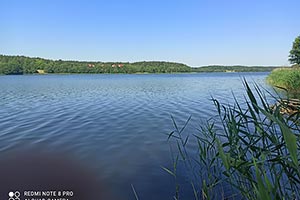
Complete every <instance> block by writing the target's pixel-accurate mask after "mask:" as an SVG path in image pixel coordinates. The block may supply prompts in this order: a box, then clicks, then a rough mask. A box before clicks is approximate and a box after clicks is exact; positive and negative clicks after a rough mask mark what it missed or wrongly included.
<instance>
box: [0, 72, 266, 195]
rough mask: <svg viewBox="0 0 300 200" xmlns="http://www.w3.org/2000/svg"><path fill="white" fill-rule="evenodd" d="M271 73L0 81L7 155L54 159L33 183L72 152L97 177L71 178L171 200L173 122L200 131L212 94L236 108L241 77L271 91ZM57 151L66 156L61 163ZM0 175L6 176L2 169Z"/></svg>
mask: <svg viewBox="0 0 300 200" xmlns="http://www.w3.org/2000/svg"><path fill="white" fill-rule="evenodd" d="M266 75H267V73H213V74H176V75H170V74H159V75H45V76H0V93H1V96H0V104H1V113H0V130H1V132H0V151H1V152H2V153H1V154H2V155H4V154H5V155H6V154H7V155H9V154H10V153H11V152H14V151H15V150H18V151H24V152H41V153H43V154H45V156H43V157H47V158H48V157H49V160H48V161H49V163H48V164H47V163H44V164H43V163H41V164H40V165H38V163H37V165H36V168H33V171H36V172H37V173H33V174H32V180H38V177H43V174H44V173H46V172H47V171H48V170H50V171H51V170H52V169H55V163H56V161H57V162H58V163H60V161H62V160H63V157H65V156H64V155H65V154H66V155H68V156H70V157H72V158H76V163H77V164H79V163H80V164H84V165H83V166H87V167H88V168H89V170H87V171H88V172H91V171H92V173H91V174H93V175H91V174H86V173H87V172H86V171H85V170H83V172H81V168H80V167H82V166H81V165H80V167H79V168H77V167H76V165H77V164H75V165H74V167H75V168H74V170H73V171H72V170H71V172H74V174H78V176H77V178H78V180H80V177H81V176H80V174H82V177H95V181H100V183H101V184H100V185H103V183H104V185H105V188H109V190H108V189H105V191H109V194H110V195H112V196H114V197H116V198H117V199H133V198H134V196H133V193H132V189H131V184H133V185H134V187H135V189H136V191H137V193H138V194H139V197H140V199H171V198H172V196H173V194H174V185H175V183H174V180H173V178H172V177H171V176H170V175H169V174H167V173H166V172H164V171H163V170H162V169H161V167H160V166H170V165H171V162H172V159H171V155H170V149H169V148H170V145H169V143H168V142H167V136H166V135H165V134H168V133H169V132H170V131H171V130H173V126H172V121H171V118H170V116H171V115H172V116H174V117H175V118H176V120H177V121H178V123H179V125H180V124H183V123H184V121H185V120H186V119H187V118H188V117H189V116H190V115H192V120H191V122H190V126H189V127H188V128H187V131H188V132H191V133H193V132H195V127H197V126H198V123H199V121H200V120H203V119H207V118H208V117H212V116H214V115H215V108H214V105H213V103H212V102H211V100H210V99H211V96H214V97H215V98H218V99H220V100H221V101H222V102H228V103H230V102H232V99H233V98H232V95H231V93H232V92H233V93H234V94H235V96H236V98H238V99H242V98H243V95H244V90H243V85H242V77H243V76H244V77H246V78H247V80H249V81H250V82H252V81H255V82H257V83H259V84H262V85H264V86H266V85H265V83H264V79H265V77H266ZM266 87H267V86H266ZM37 148H38V151H36V149H37ZM33 149H35V150H34V151H33ZM55 152H61V153H60V154H61V156H60V157H58V158H56V155H57V153H55ZM50 154H51V155H50ZM46 155H47V156H46ZM35 156H41V155H40V154H38V155H34V153H27V154H26V158H27V159H29V161H30V160H31V161H33V160H35V159H39V158H37V157H35ZM10 157H11V156H10ZM18 157H19V158H20V159H21V156H18ZM24 157H25V156H24ZM27 159H25V158H24V159H23V160H22V162H21V163H25V164H26V165H25V164H23V165H16V168H14V170H15V171H18V170H20V172H22V170H23V168H24V172H26V170H27V169H30V168H26V167H25V166H27V164H29V163H30V162H29V161H28V160H27ZM17 160H18V159H15V160H12V161H10V162H12V163H14V162H17ZM42 160H43V159H42ZM48 161H47V162H48ZM33 162H34V161H33ZM18 163H20V162H18ZM34 163H35V162H34ZM65 164H66V165H64V163H63V162H62V166H63V167H62V168H61V169H59V170H58V171H54V172H55V173H58V175H53V177H55V176H60V175H61V176H64V172H68V171H69V170H65V169H69V167H70V166H69V162H68V163H65ZM45 165H47V167H45ZM48 165H49V166H48ZM71 166H73V164H72V165H71ZM10 168H11V167H8V168H7V169H10ZM83 168H85V167H83ZM0 169H1V171H5V169H4V167H3V166H2V165H0ZM39 169H43V170H41V171H39ZM90 170H91V171H90ZM38 172H40V173H38ZM54 172H53V173H54ZM60 173H62V174H60ZM5 174H7V175H11V173H10V172H7V173H5ZM50 174H52V172H51V173H50ZM11 176H12V175H11ZM68 176H69V177H73V175H72V173H71V174H69V175H68ZM49 177H52V176H49ZM27 178H29V177H27ZM75 178H76V176H75ZM88 179H89V178H86V179H85V180H86V181H88ZM53 180H56V179H53ZM66 181H67V182H62V185H63V184H67V183H68V178H66ZM91 181H93V179H91ZM83 182H84V181H83ZM93 184H94V183H92V185H93ZM86 185H89V184H86ZM1 186H3V183H1ZM74 187H75V186H74ZM111 198H113V197H111Z"/></svg>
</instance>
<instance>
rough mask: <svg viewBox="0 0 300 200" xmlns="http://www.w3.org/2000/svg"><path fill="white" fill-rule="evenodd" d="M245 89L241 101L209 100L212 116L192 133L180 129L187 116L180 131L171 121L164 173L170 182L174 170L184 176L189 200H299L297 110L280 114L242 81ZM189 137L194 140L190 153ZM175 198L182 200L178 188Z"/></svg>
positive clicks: (299, 128)
mask: <svg viewBox="0 0 300 200" xmlns="http://www.w3.org/2000/svg"><path fill="white" fill-rule="evenodd" d="M244 86H245V91H246V94H247V95H246V97H245V101H244V102H238V101H237V100H236V99H235V103H234V104H233V105H223V104H221V103H220V102H219V101H218V100H217V99H212V101H213V103H214V105H215V107H216V111H217V113H218V114H217V118H212V119H211V120H208V121H207V122H206V123H204V124H201V126H200V127H201V128H200V129H199V130H197V131H195V132H196V133H186V132H185V131H184V130H185V128H186V126H187V125H188V123H189V121H190V118H189V119H188V120H187V122H186V123H185V125H184V126H183V127H181V128H179V127H178V126H177V123H176V121H175V119H174V118H173V117H172V121H173V123H174V130H173V131H172V132H171V133H170V134H169V135H168V138H169V139H172V140H175V142H176V144H177V151H176V152H177V153H176V154H175V156H174V165H173V168H172V169H168V168H164V170H165V171H167V172H168V173H170V174H171V175H172V176H174V177H175V179H178V172H177V169H178V167H179V166H180V167H183V168H184V169H185V170H186V171H187V172H189V174H190V176H189V181H190V187H191V188H192V190H193V196H194V199H263V200H265V199H300V166H299V161H300V153H299V149H300V124H299V116H300V115H299V112H298V113H295V114H293V115H292V116H283V115H282V114H281V113H280V107H281V105H279V104H278V105H277V106H276V107H275V108H272V109H271V108H270V107H271V106H270V105H269V103H268V101H267V98H266V96H265V93H264V92H262V90H261V89H260V87H259V86H258V85H254V88H252V89H251V88H250V86H249V85H248V83H247V82H246V81H245V80H244ZM216 124H219V125H221V127H222V128H221V129H220V128H217V127H218V126H216ZM219 127H220V126H219ZM189 136H192V137H193V138H194V139H195V140H196V142H197V148H196V149H193V150H194V152H193V150H191V149H190V148H188V145H189V141H190V140H191V138H190V137H189ZM174 199H185V194H183V193H181V191H180V185H177V187H176V193H175V195H174Z"/></svg>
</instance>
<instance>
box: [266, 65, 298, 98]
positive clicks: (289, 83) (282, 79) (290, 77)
mask: <svg viewBox="0 0 300 200" xmlns="http://www.w3.org/2000/svg"><path fill="white" fill-rule="evenodd" d="M267 81H268V82H269V83H270V84H271V85H273V86H275V87H279V88H283V89H285V90H287V91H288V92H289V93H297V94H299V93H300V69H299V68H280V69H275V70H273V71H272V72H271V73H270V75H269V76H268V78H267Z"/></svg>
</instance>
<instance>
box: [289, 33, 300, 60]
mask: <svg viewBox="0 0 300 200" xmlns="http://www.w3.org/2000/svg"><path fill="white" fill-rule="evenodd" d="M289 61H290V62H291V63H292V64H298V65H300V36H298V37H296V39H295V41H294V43H293V47H292V50H291V51H290V55H289Z"/></svg>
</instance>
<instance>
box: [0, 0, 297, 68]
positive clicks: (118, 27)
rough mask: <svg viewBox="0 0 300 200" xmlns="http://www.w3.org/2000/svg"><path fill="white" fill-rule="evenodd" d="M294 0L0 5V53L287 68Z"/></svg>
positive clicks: (76, 0)
mask: <svg viewBox="0 0 300 200" xmlns="http://www.w3.org/2000/svg"><path fill="white" fill-rule="evenodd" d="M299 7H300V1H299V0H281V1H278V0H224V1H221V0H147V1H146V0H126V1H121V0H98V1H96V0H85V1H84V0H81V1H80V0H26V1H22V0H19V1H17V0H0V27H1V29H0V54H5V55H25V56H32V57H43V58H50V59H65V60H88V61H129V62H134V61H144V60H146V61H147V60H163V61H174V62H182V63H186V64H188V65H190V66H202V65H211V64H223V65H233V64H242V65H287V64H288V61H287V59H288V53H289V50H290V49H291V46H292V42H293V40H294V39H295V37H296V36H298V35H300V20H299Z"/></svg>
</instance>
